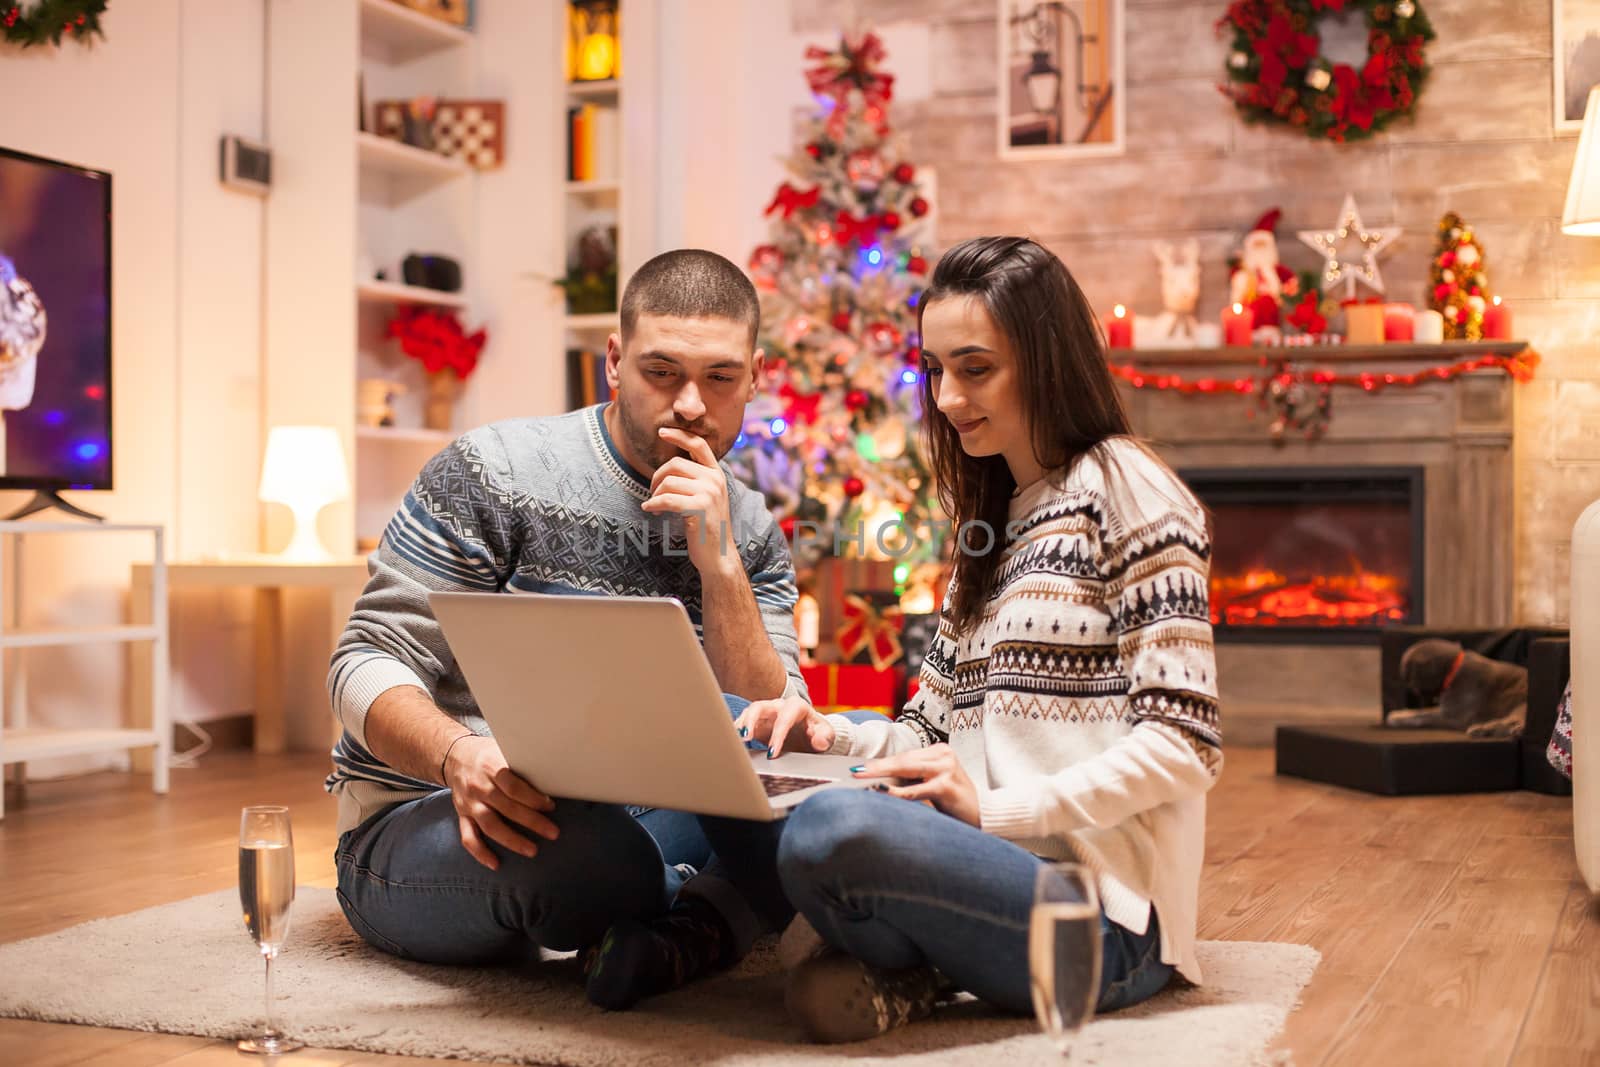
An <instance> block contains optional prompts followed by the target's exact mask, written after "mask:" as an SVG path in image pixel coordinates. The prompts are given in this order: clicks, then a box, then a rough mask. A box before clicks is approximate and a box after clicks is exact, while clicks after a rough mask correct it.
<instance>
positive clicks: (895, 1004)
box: [784, 952, 940, 1044]
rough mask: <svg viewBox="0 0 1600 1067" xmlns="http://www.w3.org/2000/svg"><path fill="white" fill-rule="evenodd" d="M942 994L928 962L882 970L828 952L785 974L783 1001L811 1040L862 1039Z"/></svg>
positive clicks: (923, 1011) (905, 1019)
mask: <svg viewBox="0 0 1600 1067" xmlns="http://www.w3.org/2000/svg"><path fill="white" fill-rule="evenodd" d="M939 993H940V978H939V972H938V971H935V970H934V969H933V968H932V967H907V968H904V969H903V970H894V971H890V970H883V969H881V968H878V967H872V966H869V965H868V964H865V963H862V962H861V961H860V960H858V959H856V958H855V957H854V956H847V955H845V954H844V953H842V952H831V953H828V954H827V955H824V956H821V957H818V958H816V959H813V960H811V961H809V962H807V963H804V964H802V965H801V966H800V967H798V968H796V969H795V970H794V971H793V972H792V973H790V975H789V981H788V988H787V989H786V990H785V993H784V1004H785V1006H787V1007H788V1009H789V1017H790V1018H791V1019H793V1020H794V1021H795V1022H797V1023H799V1024H800V1028H801V1029H802V1030H804V1031H805V1035H806V1037H807V1038H809V1039H810V1040H812V1041H818V1042H822V1043H824V1044H838V1043H840V1042H845V1041H865V1040H866V1039H867V1038H869V1037H877V1036H878V1035H879V1034H885V1033H888V1032H889V1031H890V1030H893V1029H895V1028H897V1027H900V1026H904V1025H905V1024H906V1023H909V1022H914V1021H916V1020H917V1019H921V1018H924V1017H926V1016H927V1015H928V1014H929V1013H930V1012H932V1011H933V1006H934V1004H935V1003H937V1002H938V999H939Z"/></svg>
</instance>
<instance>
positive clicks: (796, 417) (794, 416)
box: [778, 384, 822, 426]
mask: <svg viewBox="0 0 1600 1067" xmlns="http://www.w3.org/2000/svg"><path fill="white" fill-rule="evenodd" d="M778 396H779V397H780V398H782V400H783V418H784V421H785V422H787V423H788V424H789V425H790V426H795V425H798V424H799V423H802V422H803V423H806V424H807V425H810V424H811V423H813V422H816V421H817V407H818V406H819V405H820V404H821V403H822V394H821V393H811V394H809V395H801V394H800V393H797V392H795V390H794V387H793V386H791V385H787V384H785V385H784V386H783V388H781V389H779V390H778Z"/></svg>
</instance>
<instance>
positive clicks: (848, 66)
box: [806, 33, 894, 139]
mask: <svg viewBox="0 0 1600 1067" xmlns="http://www.w3.org/2000/svg"><path fill="white" fill-rule="evenodd" d="M885 55H886V53H885V52H884V50H883V42H882V41H881V40H879V39H878V35H877V34H875V33H868V34H865V35H863V36H862V37H861V38H859V39H856V40H852V39H851V38H850V37H848V36H846V37H844V38H843V39H842V40H840V42H839V48H838V50H837V51H833V52H830V51H828V50H827V49H826V48H819V47H817V46H816V45H812V46H811V47H810V48H807V49H806V58H807V59H812V60H816V61H817V65H816V66H814V67H812V68H811V69H810V70H808V71H806V82H807V84H808V85H810V86H811V91H812V92H813V93H815V94H817V95H818V96H827V97H832V98H833V101H834V107H833V113H832V114H831V115H829V116H828V133H829V135H830V136H832V137H834V138H835V139H837V138H838V137H839V135H840V134H841V133H843V132H844V120H845V108H844V104H845V101H846V100H848V99H849V96H850V90H852V89H859V90H860V91H861V100H862V104H863V106H864V108H865V110H866V117H867V120H868V121H869V122H871V123H872V124H873V126H875V127H876V128H877V129H878V132H879V133H882V132H883V131H884V130H885V129H886V128H887V119H886V116H885V114H884V111H885V105H887V104H888V103H889V99H890V97H892V96H893V95H894V75H892V74H881V73H879V71H878V69H877V68H878V64H879V63H881V62H883V59H884V56H885Z"/></svg>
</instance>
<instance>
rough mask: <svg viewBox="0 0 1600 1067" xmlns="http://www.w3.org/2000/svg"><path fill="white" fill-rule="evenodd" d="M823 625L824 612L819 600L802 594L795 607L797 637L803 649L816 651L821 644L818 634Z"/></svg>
mask: <svg viewBox="0 0 1600 1067" xmlns="http://www.w3.org/2000/svg"><path fill="white" fill-rule="evenodd" d="M821 625H822V610H821V606H820V605H819V604H818V603H817V598H816V597H814V596H812V595H811V594H810V593H801V594H800V599H799V600H797V601H795V605H794V629H795V636H796V637H797V638H799V641H800V647H801V648H804V649H814V648H816V647H817V645H818V644H820V643H821V635H820V634H819V633H818V630H819V629H820V627H821Z"/></svg>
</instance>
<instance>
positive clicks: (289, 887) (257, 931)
mask: <svg viewBox="0 0 1600 1067" xmlns="http://www.w3.org/2000/svg"><path fill="white" fill-rule="evenodd" d="M293 903H294V834H293V832H292V831H291V829H290V827H289V809H288V808H285V807H280V806H276V805H263V806H259V807H249V808H245V809H244V811H243V813H242V814H241V815H240V817H239V904H240V905H241V907H243V909H244V925H245V929H247V930H249V931H250V936H251V937H252V938H254V939H255V942H256V945H257V946H258V947H259V948H260V949H261V956H262V958H263V959H265V960H266V961H267V1012H266V1020H265V1022H264V1024H263V1026H262V1030H261V1032H260V1033H258V1034H255V1035H253V1036H251V1037H247V1038H245V1039H244V1040H242V1041H240V1042H239V1051H241V1052H254V1053H258V1054H260V1055H265V1056H276V1055H277V1054H278V1053H280V1052H293V1051H294V1050H295V1049H297V1048H300V1047H302V1046H301V1042H299V1041H295V1040H294V1039H292V1038H288V1037H284V1036H283V1035H282V1034H280V1033H278V1031H277V1030H276V1029H274V1028H273V1025H272V961H273V960H274V959H276V958H277V955H278V953H279V952H281V951H283V942H284V940H285V939H286V938H287V937H288V936H289V908H290V906H291V905H292V904H293Z"/></svg>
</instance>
